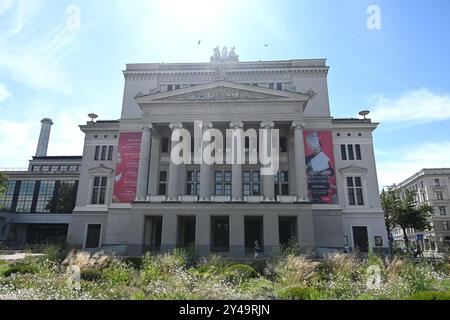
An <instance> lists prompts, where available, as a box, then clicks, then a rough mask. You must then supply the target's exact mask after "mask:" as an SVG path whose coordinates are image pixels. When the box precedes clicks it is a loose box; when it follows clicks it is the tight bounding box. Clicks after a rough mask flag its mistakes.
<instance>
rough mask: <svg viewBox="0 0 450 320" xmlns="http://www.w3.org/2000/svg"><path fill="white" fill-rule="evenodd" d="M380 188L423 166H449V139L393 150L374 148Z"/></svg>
mask: <svg viewBox="0 0 450 320" xmlns="http://www.w3.org/2000/svg"><path fill="white" fill-rule="evenodd" d="M375 153H376V155H377V169H378V180H379V186H380V188H383V187H384V186H387V185H392V184H394V183H396V184H398V183H400V182H402V181H404V180H406V179H407V178H409V177H410V176H412V175H413V174H415V173H416V172H418V171H420V170H421V169H424V168H449V167H450V140H449V141H442V142H439V143H435V142H431V143H421V144H417V145H410V146H407V147H405V148H399V149H394V150H375Z"/></svg>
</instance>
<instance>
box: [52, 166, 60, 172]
mask: <svg viewBox="0 0 450 320" xmlns="http://www.w3.org/2000/svg"><path fill="white" fill-rule="evenodd" d="M50 171H51V172H58V171H59V166H51V167H50Z"/></svg>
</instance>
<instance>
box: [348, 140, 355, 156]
mask: <svg viewBox="0 0 450 320" xmlns="http://www.w3.org/2000/svg"><path fill="white" fill-rule="evenodd" d="M347 147H348V159H349V160H355V154H354V152H353V145H352V144H349V145H348V146H347Z"/></svg>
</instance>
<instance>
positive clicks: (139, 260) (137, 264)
mask: <svg viewBox="0 0 450 320" xmlns="http://www.w3.org/2000/svg"><path fill="white" fill-rule="evenodd" d="M123 262H125V263H126V264H128V265H129V266H131V267H133V268H135V269H140V268H142V265H143V264H144V258H143V257H126V258H123Z"/></svg>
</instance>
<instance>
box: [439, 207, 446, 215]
mask: <svg viewBox="0 0 450 320" xmlns="http://www.w3.org/2000/svg"><path fill="white" fill-rule="evenodd" d="M439 214H440V215H441V216H446V215H447V209H446V208H445V207H439Z"/></svg>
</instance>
